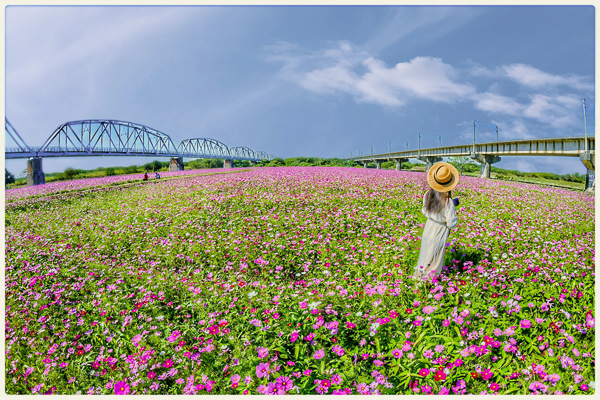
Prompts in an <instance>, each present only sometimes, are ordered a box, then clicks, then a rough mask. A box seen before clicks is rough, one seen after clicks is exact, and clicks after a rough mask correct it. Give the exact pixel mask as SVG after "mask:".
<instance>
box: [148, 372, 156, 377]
mask: <svg viewBox="0 0 600 400" xmlns="http://www.w3.org/2000/svg"><path fill="white" fill-rule="evenodd" d="M155 376H156V374H155V373H154V371H150V372H148V379H154V377H155Z"/></svg>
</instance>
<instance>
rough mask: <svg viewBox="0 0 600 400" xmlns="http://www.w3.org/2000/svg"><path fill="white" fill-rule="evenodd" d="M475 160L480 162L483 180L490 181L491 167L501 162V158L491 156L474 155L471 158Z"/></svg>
mask: <svg viewBox="0 0 600 400" xmlns="http://www.w3.org/2000/svg"><path fill="white" fill-rule="evenodd" d="M469 157H471V158H472V159H473V160H475V161H478V162H480V163H481V164H482V165H481V176H480V177H481V178H484V179H490V176H491V174H490V172H491V165H492V164H496V163H497V162H500V160H501V158H500V157H498V156H492V155H489V154H481V153H473V152H471V155H470V156H469Z"/></svg>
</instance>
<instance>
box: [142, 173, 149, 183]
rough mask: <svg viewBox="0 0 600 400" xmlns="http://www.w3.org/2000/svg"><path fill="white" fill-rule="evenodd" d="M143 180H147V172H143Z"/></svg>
mask: <svg viewBox="0 0 600 400" xmlns="http://www.w3.org/2000/svg"><path fill="white" fill-rule="evenodd" d="M143 180H145V181H147V180H148V173H147V172H144V179H143Z"/></svg>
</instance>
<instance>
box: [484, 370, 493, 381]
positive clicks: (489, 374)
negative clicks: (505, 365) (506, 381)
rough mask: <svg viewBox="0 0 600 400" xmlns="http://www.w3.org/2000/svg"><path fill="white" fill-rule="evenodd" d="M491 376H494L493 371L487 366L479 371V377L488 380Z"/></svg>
mask: <svg viewBox="0 0 600 400" xmlns="http://www.w3.org/2000/svg"><path fill="white" fill-rule="evenodd" d="M492 376H494V373H493V372H492V371H490V370H489V369H487V368H486V369H484V370H483V371H481V378H482V379H483V380H486V381H488V380H490V379H491V378H492Z"/></svg>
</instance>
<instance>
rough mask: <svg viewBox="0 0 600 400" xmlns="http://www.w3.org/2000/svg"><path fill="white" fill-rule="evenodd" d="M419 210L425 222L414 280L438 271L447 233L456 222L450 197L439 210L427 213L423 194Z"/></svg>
mask: <svg viewBox="0 0 600 400" xmlns="http://www.w3.org/2000/svg"><path fill="white" fill-rule="evenodd" d="M425 195H427V193H425ZM421 212H422V213H423V215H425V216H426V217H427V222H426V223H425V230H424V231H423V236H422V237H421V250H420V252H419V260H418V261H417V266H416V267H415V271H414V273H413V276H414V278H415V279H416V280H425V278H427V277H428V275H429V273H431V272H432V271H435V273H436V274H439V273H440V271H441V270H442V264H443V262H444V252H445V250H446V242H447V240H448V235H449V234H450V230H451V229H453V228H454V227H455V226H456V223H457V222H458V218H457V217H456V209H455V208H454V202H453V201H452V199H448V201H447V202H446V206H445V207H444V208H443V209H442V211H441V212H439V213H428V212H427V211H426V210H425V196H423V208H422V209H421Z"/></svg>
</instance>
